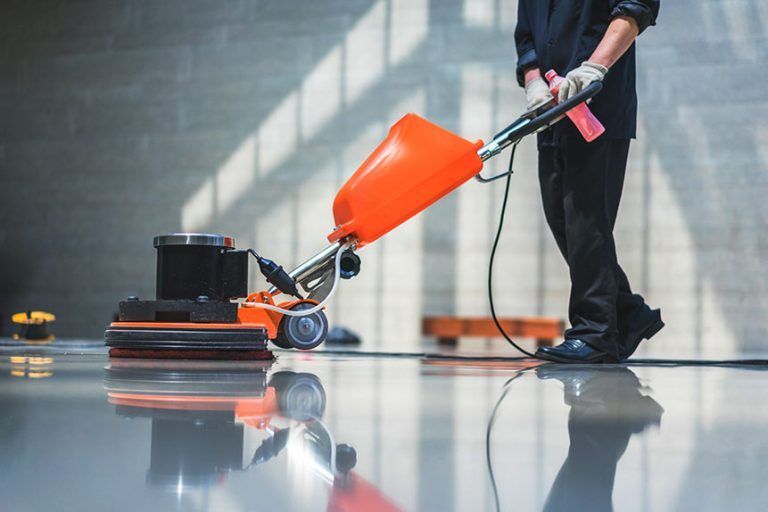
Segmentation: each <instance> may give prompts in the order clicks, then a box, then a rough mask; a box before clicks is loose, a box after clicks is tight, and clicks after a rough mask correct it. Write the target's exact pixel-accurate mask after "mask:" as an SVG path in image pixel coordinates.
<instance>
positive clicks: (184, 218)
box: [181, 178, 216, 231]
mask: <svg viewBox="0 0 768 512" xmlns="http://www.w3.org/2000/svg"><path fill="white" fill-rule="evenodd" d="M215 215H216V198H215V191H214V187H213V180H212V179H211V178H207V179H206V180H205V182H204V183H203V184H202V185H201V186H200V188H199V189H197V192H195V193H194V194H193V195H192V197H190V198H189V199H188V200H187V202H186V203H184V206H182V208H181V229H182V231H197V230H200V229H202V228H203V226H206V225H207V224H208V223H210V222H211V220H213V218H214V216H215Z"/></svg>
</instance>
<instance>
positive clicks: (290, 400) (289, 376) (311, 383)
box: [269, 371, 325, 421]
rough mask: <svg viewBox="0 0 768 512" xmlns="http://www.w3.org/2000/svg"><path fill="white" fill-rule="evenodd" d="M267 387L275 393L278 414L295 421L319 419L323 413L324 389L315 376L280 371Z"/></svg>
mask: <svg viewBox="0 0 768 512" xmlns="http://www.w3.org/2000/svg"><path fill="white" fill-rule="evenodd" d="M269 385H270V386H273V387H274V388H275V391H277V403H278V406H279V407H280V413H281V414H282V415H283V416H285V417H287V418H291V419H294V420H297V421H309V420H311V419H313V418H321V417H322V416H323V413H324V412H325V389H323V385H322V384H321V383H320V379H318V378H317V377H316V376H315V375H312V374H311V373H294V372H291V371H282V372H277V373H275V374H274V375H273V376H272V378H271V379H270V381H269Z"/></svg>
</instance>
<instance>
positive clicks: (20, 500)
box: [0, 353, 768, 511]
mask: <svg viewBox="0 0 768 512" xmlns="http://www.w3.org/2000/svg"><path fill="white" fill-rule="evenodd" d="M765 376H766V373H765V372H764V371H762V370H755V369H743V368H691V367H682V368H670V367H651V366H621V367H599V366H595V367H563V366H559V365H541V366H535V365H524V364H517V363H493V364H480V363H477V362H475V363H471V364H470V363H467V362H463V363H456V362H452V361H445V360H429V359H427V360H423V359H418V358H396V357H366V356H357V357H352V356H344V357H342V356H337V355H332V354H319V353H318V354H292V353H283V354H281V355H280V357H279V359H278V360H277V361H276V362H274V363H266V364H265V363H206V362H163V361H131V360H112V361H109V360H108V359H107V358H106V357H105V356H101V355H87V356H77V357H72V356H58V355H51V354H47V355H45V356H33V355H31V354H26V355H25V354H24V353H19V354H16V355H13V356H8V355H6V356H3V358H2V362H0V382H1V386H0V457H1V458H2V461H3V464H2V478H0V493H1V495H2V496H3V505H2V509H3V510H43V509H50V510H84V509H103V510H190V511H195V510H216V511H219V510H281V511H282V510H302V511H303V510H332V511H351V510H365V511H377V510H379V511H395V510H436V511H437V510H439V511H451V510H471V511H475V510H497V507H498V509H500V510H551V511H559V510H569V511H573V510H589V511H597V510H612V509H614V510H622V511H624V510H630V511H633V510H638V511H640V510H653V511H657V510H723V509H731V510H759V509H762V508H764V506H765V503H766V502H767V500H768V491H766V488H767V487H768V486H766V485H765V484H764V482H765V481H766V477H768V470H766V467H767V466H766V464H765V462H764V461H765V460H766V458H767V457H768V440H766V438H765V435H764V433H765V427H766V426H768V412H766V411H765V410H764V407H763V404H764V403H766V398H768V396H767V395H768V391H767V390H766V386H764V384H763V382H764V379H765Z"/></svg>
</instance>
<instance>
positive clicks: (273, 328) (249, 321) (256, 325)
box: [110, 292, 317, 340]
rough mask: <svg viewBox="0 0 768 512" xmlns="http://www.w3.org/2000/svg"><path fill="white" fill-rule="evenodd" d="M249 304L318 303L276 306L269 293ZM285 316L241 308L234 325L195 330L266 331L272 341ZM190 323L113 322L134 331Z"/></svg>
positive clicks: (250, 299) (197, 325) (210, 325)
mask: <svg viewBox="0 0 768 512" xmlns="http://www.w3.org/2000/svg"><path fill="white" fill-rule="evenodd" d="M247 301H248V302H266V303H267V304H271V305H273V306H274V305H277V306H278V307H281V308H283V309H290V308H292V307H293V306H295V305H296V304H298V303H299V302H307V303H310V304H312V305H316V304H317V301H315V300H312V299H304V300H291V301H287V302H281V303H279V304H275V301H274V300H273V298H272V295H271V294H270V293H268V292H256V293H252V294H250V295H249V296H248V299H247ZM282 319H283V314H282V313H279V312H277V311H271V310H268V309H264V308H253V307H251V308H248V307H240V308H238V310H237V322H234V323H195V324H194V325H195V329H199V330H205V329H210V330H222V329H232V330H235V329H238V330H240V329H266V330H267V337H268V338H269V339H271V340H273V339H275V338H276V337H277V329H278V327H279V326H280V320H282ZM189 325H190V323H189V322H112V324H110V327H113V328H120V327H122V328H134V329H142V328H147V329H156V328H158V327H160V328H164V329H171V330H173V329H184V328H188V327H189Z"/></svg>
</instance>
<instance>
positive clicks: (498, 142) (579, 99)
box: [477, 82, 603, 161]
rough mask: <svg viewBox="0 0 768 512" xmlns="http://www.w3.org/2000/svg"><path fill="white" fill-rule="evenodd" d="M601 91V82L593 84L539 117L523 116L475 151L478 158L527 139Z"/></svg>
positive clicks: (486, 157)
mask: <svg viewBox="0 0 768 512" xmlns="http://www.w3.org/2000/svg"><path fill="white" fill-rule="evenodd" d="M602 89H603V84H602V83H601V82H594V83H591V84H589V86H587V87H586V88H585V89H584V90H583V91H581V92H580V93H578V94H577V95H575V96H574V97H572V98H570V99H567V100H565V101H564V102H562V103H559V104H557V105H555V106H554V107H552V108H550V109H549V110H546V111H544V112H543V113H541V114H539V115H536V112H537V111H533V112H529V113H527V114H525V115H523V116H522V117H520V118H519V119H517V120H516V121H515V122H513V123H512V124H510V125H509V126H507V127H506V128H504V129H503V130H501V131H500V132H499V133H497V134H496V135H494V137H493V139H492V140H491V142H489V143H488V144H486V145H485V146H483V147H482V148H480V149H479V150H478V151H477V154H478V156H480V159H481V160H483V161H486V160H488V159H489V158H491V157H494V156H496V155H498V154H499V153H501V151H502V150H503V149H504V148H506V147H507V146H509V145H511V144H514V143H516V142H518V141H520V139H522V138H523V137H527V136H528V135H531V134H532V133H536V132H538V131H539V130H541V129H543V128H546V127H547V126H550V125H552V124H554V123H555V122H557V121H558V120H559V119H560V118H561V117H562V116H564V115H565V114H566V113H567V112H568V111H569V110H571V109H573V108H574V107H576V106H578V105H580V104H581V103H583V102H585V101H587V100H590V99H592V98H593V97H595V96H596V95H597V93H599V92H600V91H601V90H602Z"/></svg>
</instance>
